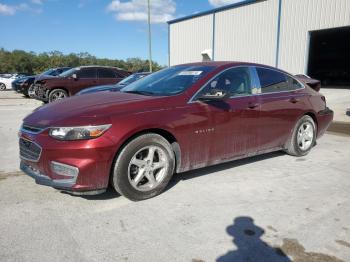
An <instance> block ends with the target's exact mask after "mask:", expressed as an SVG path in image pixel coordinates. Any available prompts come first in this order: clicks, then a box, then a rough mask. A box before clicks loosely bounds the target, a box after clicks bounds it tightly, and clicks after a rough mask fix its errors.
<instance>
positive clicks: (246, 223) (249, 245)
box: [216, 216, 344, 262]
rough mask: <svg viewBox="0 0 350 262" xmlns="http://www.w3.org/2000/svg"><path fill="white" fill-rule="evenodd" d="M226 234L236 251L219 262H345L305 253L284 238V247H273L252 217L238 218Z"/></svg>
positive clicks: (298, 245)
mask: <svg viewBox="0 0 350 262" xmlns="http://www.w3.org/2000/svg"><path fill="white" fill-rule="evenodd" d="M226 232H227V234H228V235H230V236H232V237H233V244H234V246H235V249H234V250H232V251H228V252H227V253H226V254H224V255H222V256H220V257H218V258H217V260H216V261H217V262H229V261H269V262H290V261H294V262H316V261H317V262H344V261H343V260H341V259H339V258H337V257H334V256H331V255H327V254H322V253H315V252H305V248H304V247H303V246H302V245H301V244H300V243H299V242H298V240H296V239H289V238H284V239H283V244H282V246H280V247H272V246H270V245H269V244H268V243H266V242H265V241H263V240H262V236H263V235H264V234H265V231H264V229H262V228H261V227H259V226H257V225H255V224H254V220H253V219H252V218H251V217H247V216H240V217H236V218H235V219H234V221H233V224H232V225H230V226H228V227H227V228H226Z"/></svg>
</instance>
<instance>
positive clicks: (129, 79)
mask: <svg viewBox="0 0 350 262" xmlns="http://www.w3.org/2000/svg"><path fill="white" fill-rule="evenodd" d="M149 74H150V73H149V72H140V73H134V74H132V75H129V76H128V77H126V78H124V79H123V80H122V81H120V82H119V83H117V84H115V85H103V86H94V87H89V88H86V89H83V90H81V91H80V92H78V93H77V94H76V95H84V94H90V93H97V92H102V91H119V90H120V89H122V88H123V87H124V86H127V85H129V84H131V83H133V82H135V81H137V80H139V79H141V78H143V77H145V76H147V75H149Z"/></svg>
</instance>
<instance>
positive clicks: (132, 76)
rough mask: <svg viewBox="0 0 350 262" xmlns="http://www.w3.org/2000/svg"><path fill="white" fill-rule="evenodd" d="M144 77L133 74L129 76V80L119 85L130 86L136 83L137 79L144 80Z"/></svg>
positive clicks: (125, 79)
mask: <svg viewBox="0 0 350 262" xmlns="http://www.w3.org/2000/svg"><path fill="white" fill-rule="evenodd" d="M143 76H144V75H141V74H133V75H130V76H128V77H127V78H124V79H123V80H122V81H120V82H119V83H118V85H128V84H131V83H132V82H135V81H136V80H137V79H140V78H142V77H143Z"/></svg>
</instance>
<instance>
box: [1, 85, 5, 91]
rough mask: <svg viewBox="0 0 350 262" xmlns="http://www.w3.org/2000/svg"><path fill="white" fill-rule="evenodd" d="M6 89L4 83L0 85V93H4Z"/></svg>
mask: <svg viewBox="0 0 350 262" xmlns="http://www.w3.org/2000/svg"><path fill="white" fill-rule="evenodd" d="M5 89H6V85H5V84H4V83H0V91H4V90H5Z"/></svg>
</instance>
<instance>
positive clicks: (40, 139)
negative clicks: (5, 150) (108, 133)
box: [20, 130, 115, 195]
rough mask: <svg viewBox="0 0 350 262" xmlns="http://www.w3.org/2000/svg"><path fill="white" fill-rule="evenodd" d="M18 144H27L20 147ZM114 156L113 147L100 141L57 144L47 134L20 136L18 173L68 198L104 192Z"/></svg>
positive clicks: (105, 141) (107, 142)
mask: <svg viewBox="0 0 350 262" xmlns="http://www.w3.org/2000/svg"><path fill="white" fill-rule="evenodd" d="M21 140H26V141H27V142H25V143H21ZM33 145H36V146H33ZM23 147H25V148H23ZM38 148H40V149H41V151H40V152H37V151H38V150H36V149H38ZM114 155H115V145H114V144H113V143H112V142H111V140H110V139H108V138H104V137H100V138H97V139H92V140H82V141H58V140H55V139H53V138H51V137H49V135H48V131H47V130H44V131H42V132H41V133H38V134H29V133H24V132H23V131H21V132H20V158H21V164H20V169H21V170H22V171H23V172H24V173H26V174H27V175H29V176H30V177H32V178H34V179H35V182H36V183H37V184H41V185H46V186H51V187H54V188H56V189H60V190H63V191H68V192H70V193H72V194H78V195H83V194H84V195H87V194H88V195H91V194H98V193H102V192H104V191H105V190H106V188H107V187H108V183H109V175H110V170H111V166H112V163H113V159H114Z"/></svg>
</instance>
